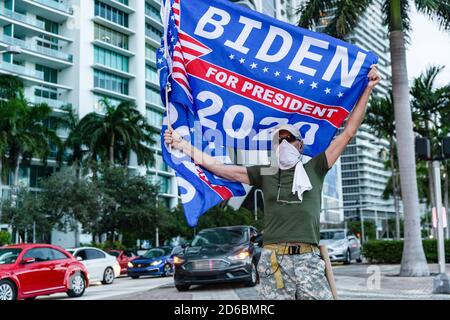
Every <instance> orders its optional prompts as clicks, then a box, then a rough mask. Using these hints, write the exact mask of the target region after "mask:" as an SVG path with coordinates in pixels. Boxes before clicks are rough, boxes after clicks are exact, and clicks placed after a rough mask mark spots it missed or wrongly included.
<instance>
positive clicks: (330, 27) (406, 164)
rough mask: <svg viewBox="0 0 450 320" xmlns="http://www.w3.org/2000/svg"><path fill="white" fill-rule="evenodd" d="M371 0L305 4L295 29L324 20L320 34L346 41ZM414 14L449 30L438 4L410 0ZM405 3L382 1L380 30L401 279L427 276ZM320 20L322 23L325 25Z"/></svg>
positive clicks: (443, 5) (447, 11)
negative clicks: (391, 122)
mask: <svg viewBox="0 0 450 320" xmlns="http://www.w3.org/2000/svg"><path fill="white" fill-rule="evenodd" d="M372 2H373V1H372V0H354V1H347V0H308V1H305V3H304V4H303V5H302V6H301V7H300V8H299V13H300V14H302V16H301V18H300V21H299V26H302V27H307V28H309V27H312V26H314V25H320V24H321V23H323V22H325V21H326V19H327V18H329V20H330V22H329V23H328V24H327V26H326V27H325V30H324V31H325V32H326V33H328V34H330V35H332V36H335V37H338V38H345V37H346V36H347V35H349V34H350V33H351V32H352V31H353V30H354V29H355V27H356V26H357V24H358V22H359V18H360V17H361V16H363V14H364V13H365V12H366V10H367V9H368V7H369V5H370V4H371V3H372ZM413 2H414V4H415V5H416V8H417V10H418V11H419V12H421V13H424V14H426V15H428V16H429V17H430V18H432V19H433V20H435V21H437V22H438V24H439V25H440V26H441V27H442V28H443V29H445V30H450V5H449V3H448V1H442V0H414V1H413ZM409 5H410V2H409V0H383V12H384V15H385V24H386V25H387V26H388V27H389V41H390V52H391V67H392V89H393V96H394V112H395V120H396V121H395V125H396V136H397V141H398V145H397V149H398V156H399V169H400V183H401V191H402V199H403V205H404V209H405V243H404V246H403V256H402V263H401V268H400V275H402V276H428V275H429V269H428V265H427V263H426V260H425V254H424V250H423V245H422V239H421V232H420V217H419V200H418V191H417V180H416V163H415V155H414V134H413V125H412V115H411V108H410V105H409V86H408V74H407V67H406V49H405V37H406V36H407V33H408V31H409V30H410V24H409ZM324 18H325V19H324Z"/></svg>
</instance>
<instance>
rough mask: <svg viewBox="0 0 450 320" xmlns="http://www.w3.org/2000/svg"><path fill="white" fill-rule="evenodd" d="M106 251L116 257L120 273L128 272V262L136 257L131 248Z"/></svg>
mask: <svg viewBox="0 0 450 320" xmlns="http://www.w3.org/2000/svg"><path fill="white" fill-rule="evenodd" d="M106 252H107V253H109V254H110V255H112V256H114V257H116V259H117V262H118V263H119V265H120V274H127V273H128V264H129V263H130V262H131V261H133V260H134V259H136V258H137V257H138V255H137V254H135V253H134V252H133V251H131V250H106Z"/></svg>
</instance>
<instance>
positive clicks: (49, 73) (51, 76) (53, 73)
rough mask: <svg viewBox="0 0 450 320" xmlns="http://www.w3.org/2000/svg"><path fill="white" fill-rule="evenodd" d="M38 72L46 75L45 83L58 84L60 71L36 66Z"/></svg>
mask: <svg viewBox="0 0 450 320" xmlns="http://www.w3.org/2000/svg"><path fill="white" fill-rule="evenodd" d="M36 71H41V72H43V73H44V81H46V82H51V83H58V70H56V69H52V68H49V67H46V66H43V65H40V64H36Z"/></svg>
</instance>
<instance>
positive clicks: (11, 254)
mask: <svg viewBox="0 0 450 320" xmlns="http://www.w3.org/2000/svg"><path fill="white" fill-rule="evenodd" d="M21 252H22V249H0V264H14V263H15V262H16V260H17V257H18V256H19V254H20V253H21Z"/></svg>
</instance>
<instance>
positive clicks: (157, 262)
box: [150, 260, 162, 266]
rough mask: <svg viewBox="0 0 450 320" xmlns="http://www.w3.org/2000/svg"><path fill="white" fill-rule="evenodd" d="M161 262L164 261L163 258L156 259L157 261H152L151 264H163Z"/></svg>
mask: <svg viewBox="0 0 450 320" xmlns="http://www.w3.org/2000/svg"><path fill="white" fill-rule="evenodd" d="M161 263H162V260H156V261H153V262H152V263H150V265H151V266H157V265H158V264H161Z"/></svg>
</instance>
